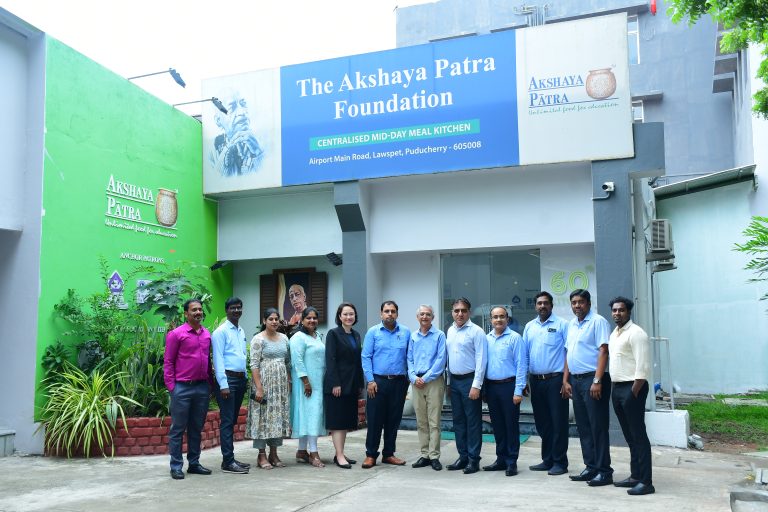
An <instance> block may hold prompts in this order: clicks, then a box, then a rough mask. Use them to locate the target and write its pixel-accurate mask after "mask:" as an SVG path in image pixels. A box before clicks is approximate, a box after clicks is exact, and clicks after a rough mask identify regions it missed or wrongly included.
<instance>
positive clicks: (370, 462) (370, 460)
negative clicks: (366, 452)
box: [363, 457, 376, 469]
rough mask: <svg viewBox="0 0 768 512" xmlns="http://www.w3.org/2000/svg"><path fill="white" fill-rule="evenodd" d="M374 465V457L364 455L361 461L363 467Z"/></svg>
mask: <svg viewBox="0 0 768 512" xmlns="http://www.w3.org/2000/svg"><path fill="white" fill-rule="evenodd" d="M375 465H376V458H375V457H366V458H365V460H364V461H363V469H370V468H372V467H373V466H375Z"/></svg>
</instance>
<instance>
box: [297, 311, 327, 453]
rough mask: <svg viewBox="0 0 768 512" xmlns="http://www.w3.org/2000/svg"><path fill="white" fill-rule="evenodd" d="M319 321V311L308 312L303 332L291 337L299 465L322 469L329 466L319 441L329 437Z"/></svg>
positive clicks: (302, 322)
mask: <svg viewBox="0 0 768 512" xmlns="http://www.w3.org/2000/svg"><path fill="white" fill-rule="evenodd" d="M317 321H318V315H317V310H316V309H315V308H313V307H312V306H309V307H307V308H305V309H304V311H302V313H301V329H300V330H299V331H298V332H296V333H295V334H294V335H293V336H292V337H291V343H290V346H291V362H292V371H291V376H292V381H293V393H292V396H291V424H292V426H293V437H297V438H298V439H299V450H298V451H297V452H296V462H306V463H309V464H312V465H313V466H315V467H318V468H322V467H325V464H323V461H321V460H320V455H319V454H318V453H317V438H318V436H324V435H326V434H327V431H326V430H325V421H324V417H323V375H324V374H325V345H324V344H323V340H322V339H321V337H320V335H319V334H318V333H317Z"/></svg>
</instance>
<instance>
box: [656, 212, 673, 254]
mask: <svg viewBox="0 0 768 512" xmlns="http://www.w3.org/2000/svg"><path fill="white" fill-rule="evenodd" d="M651 252H672V225H671V224H670V222H669V219H652V220H651Z"/></svg>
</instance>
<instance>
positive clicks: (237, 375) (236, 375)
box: [224, 370, 245, 379]
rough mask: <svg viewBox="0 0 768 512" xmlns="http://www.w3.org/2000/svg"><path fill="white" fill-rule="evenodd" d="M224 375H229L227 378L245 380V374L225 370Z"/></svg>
mask: <svg viewBox="0 0 768 512" xmlns="http://www.w3.org/2000/svg"><path fill="white" fill-rule="evenodd" d="M224 373H226V374H227V377H239V378H241V379H244V378H245V372H235V371H232V370H224Z"/></svg>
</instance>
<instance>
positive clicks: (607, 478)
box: [587, 474, 613, 487]
mask: <svg viewBox="0 0 768 512" xmlns="http://www.w3.org/2000/svg"><path fill="white" fill-rule="evenodd" d="M612 483H613V477H612V476H611V475H601V474H598V475H597V476H595V478H593V479H592V480H590V481H588V482H587V485H588V486H590V487H602V486H604V485H611V484H612Z"/></svg>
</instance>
